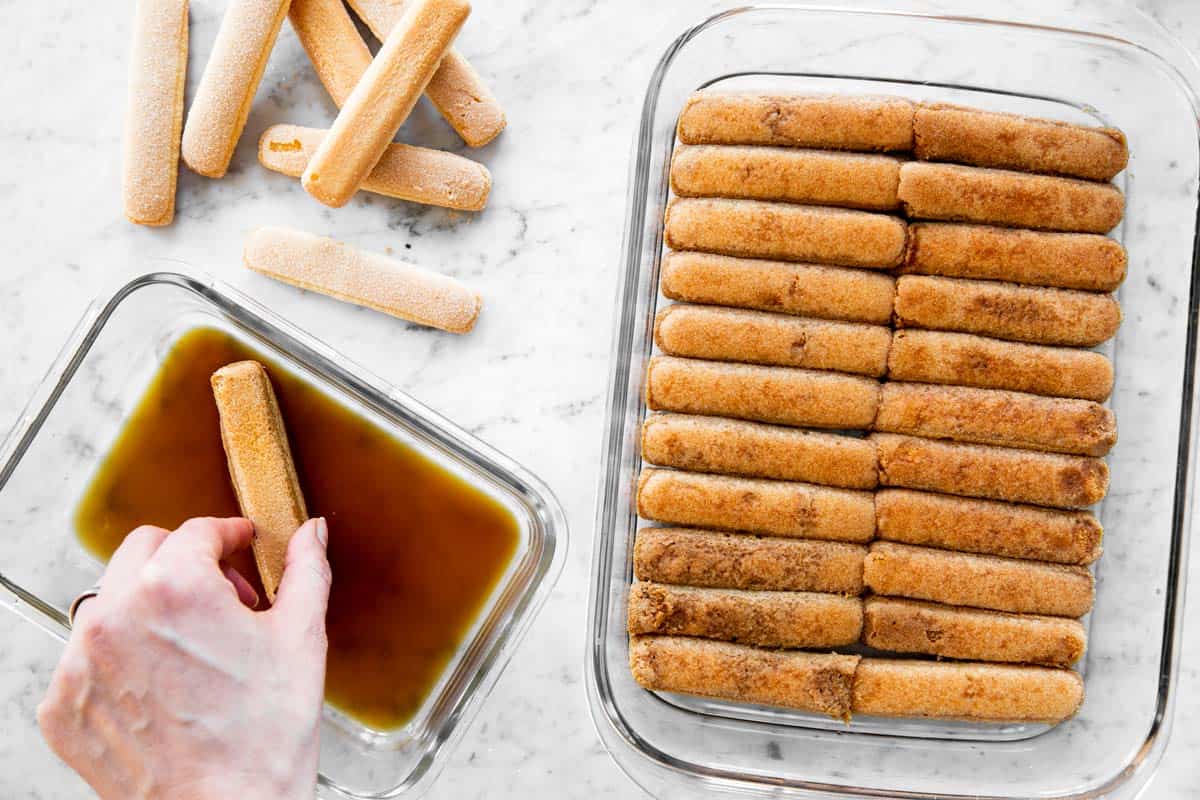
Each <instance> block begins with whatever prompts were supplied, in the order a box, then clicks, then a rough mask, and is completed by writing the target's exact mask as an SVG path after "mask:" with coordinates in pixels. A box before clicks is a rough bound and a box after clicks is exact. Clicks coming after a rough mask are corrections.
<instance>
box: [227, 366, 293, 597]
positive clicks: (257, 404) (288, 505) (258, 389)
mask: <svg viewBox="0 0 1200 800" xmlns="http://www.w3.org/2000/svg"><path fill="white" fill-rule="evenodd" d="M212 390H213V397H215V398H216V401H217V411H218V412H220V415H221V441H222V442H223V443H224V445H225V456H226V458H227V459H228V461H229V477H230V479H231V480H232V481H233V489H234V492H235V493H236V494H237V499H238V505H239V506H240V507H241V509H242V515H243V516H245V517H246V518H247V519H249V520H250V521H251V522H253V523H254V540H253V543H252V544H253V550H254V560H255V562H256V563H257V564H258V573H259V575H260V576H261V577H262V582H263V588H265V589H266V590H267V597H268V598H269V599H271V600H274V599H275V590H276V589H277V588H278V586H279V581H280V579H281V578H282V577H283V564H284V558H285V556H286V555H287V548H288V542H289V541H290V540H291V538H292V534H294V533H295V532H296V530H297V529H298V528H299V527H300V526H301V525H303V524H304V521H305V520H306V519H308V511H307V510H306V509H305V507H304V495H303V494H302V493H301V491H300V480H299V478H297V477H296V466H295V464H293V463H292V451H291V448H290V447H289V446H288V440H287V432H286V431H285V430H284V426H283V417H282V416H281V415H280V413H279V403H278V402H277V401H276V400H275V391H274V390H273V389H272V388H271V379H270V378H269V377H268V376H267V371H266V370H265V369H263V365H262V364H259V363H258V362H257V361H238V362H237V363H234V364H229V365H227V366H224V367H221V368H220V369H219V370H217V371H216V372H214V373H213V376H212Z"/></svg>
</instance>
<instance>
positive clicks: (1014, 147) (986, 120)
mask: <svg viewBox="0 0 1200 800" xmlns="http://www.w3.org/2000/svg"><path fill="white" fill-rule="evenodd" d="M913 134H914V137H913V138H914V142H913V150H914V152H915V154H916V156H917V158H920V159H922V160H928V161H957V162H959V163H962V164H975V165H976V166H980V167H1001V168H1004V169H1017V170H1024V171H1026V172H1048V173H1052V174H1057V175H1073V176H1075V177H1078V178H1088V179H1090V180H1094V181H1107V180H1110V179H1111V178H1112V177H1113V176H1114V175H1116V174H1117V173H1118V172H1120V171H1121V170H1123V169H1125V165H1126V163H1128V161H1129V148H1128V147H1127V146H1126V144H1125V135H1124V134H1123V133H1121V132H1120V131H1119V130H1116V129H1115V128H1089V127H1087V126H1084V125H1071V124H1069V123H1066V122H1058V121H1056V120H1049V119H1035V118H1032V117H1022V116H1018V115H1016V114H1002V113H999V112H996V111H982V110H980V109H977V108H963V107H961V106H954V105H949V104H946V103H921V104H919V105H918V106H917V109H916V114H915V115H914V117H913Z"/></svg>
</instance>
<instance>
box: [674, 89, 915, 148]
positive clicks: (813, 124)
mask: <svg viewBox="0 0 1200 800" xmlns="http://www.w3.org/2000/svg"><path fill="white" fill-rule="evenodd" d="M912 118H913V104H912V102H911V101H909V100H905V99H904V98H902V97H870V96H862V97H854V96H846V95H786V94H785V95H772V94H756V93H749V92H716V91H709V92H697V93H695V94H693V95H692V96H691V97H689V98H688V100H687V103H686V104H685V105H684V107H683V111H682V112H681V113H680V115H679V126H678V134H679V140H680V141H681V142H683V143H685V144H773V145H789V146H799V147H819V148H824V149H831V150H911V149H912V144H913V126H912Z"/></svg>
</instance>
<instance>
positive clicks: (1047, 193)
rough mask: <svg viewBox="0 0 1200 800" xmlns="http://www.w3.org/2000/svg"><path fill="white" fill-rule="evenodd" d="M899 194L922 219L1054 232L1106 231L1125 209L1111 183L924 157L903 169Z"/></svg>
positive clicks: (906, 208)
mask: <svg viewBox="0 0 1200 800" xmlns="http://www.w3.org/2000/svg"><path fill="white" fill-rule="evenodd" d="M899 196H900V204H901V205H902V206H903V207H904V211H905V214H906V215H908V216H910V217H915V218H918V219H944V220H951V221H954V222H982V223H986V224H989V225H1011V226H1013V227H1018V228H1037V229H1044V230H1052V231H1081V232H1084V233H1108V232H1109V231H1110V230H1112V229H1113V228H1115V227H1116V226H1117V223H1119V222H1120V221H1121V216H1122V215H1123V214H1124V212H1125V198H1124V196H1123V195H1122V194H1121V192H1120V190H1118V189H1117V188H1116V187H1115V186H1113V185H1111V184H1107V183H1093V182H1091V181H1081V180H1078V179H1076V178H1056V177H1052V176H1049V175H1028V174H1025V173H1022V172H1009V171H1007V170H1000V169H984V168H982V167H963V166H959V165H957V164H931V163H928V162H923V161H909V162H908V163H906V164H905V165H904V166H902V167H901V168H900V191H899Z"/></svg>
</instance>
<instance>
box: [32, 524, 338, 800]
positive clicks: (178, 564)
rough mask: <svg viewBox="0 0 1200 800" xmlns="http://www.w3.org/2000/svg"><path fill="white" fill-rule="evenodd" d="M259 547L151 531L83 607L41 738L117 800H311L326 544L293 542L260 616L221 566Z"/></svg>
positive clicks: (143, 532) (321, 533) (133, 540)
mask: <svg viewBox="0 0 1200 800" xmlns="http://www.w3.org/2000/svg"><path fill="white" fill-rule="evenodd" d="M251 534H252V526H251V525H250V523H249V522H248V521H246V520H244V519H193V520H189V521H187V522H185V523H184V524H183V525H182V526H181V527H180V528H179V529H178V530H177V531H175V532H174V533H171V534H170V535H169V536H168V532H167V531H165V530H163V529H161V528H152V527H142V528H138V529H137V530H135V531H134V532H133V533H131V534H129V536H127V537H126V538H125V541H124V542H123V543H122V544H121V546H120V547H119V548H118V549H117V552H116V553H114V554H113V557H112V560H111V561H110V562H109V564H108V569H107V570H105V573H104V577H103V578H102V579H101V583H100V592H99V594H98V595H97V596H96V597H94V598H92V599H90V600H87V601H85V602H84V603H83V604H82V605H81V606H80V607H79V610H78V613H77V614H76V617H75V627H74V629H73V630H72V632H71V638H70V641H69V642H68V643H67V647H66V650H65V651H64V652H63V656H62V659H61V660H60V661H59V663H58V668H57V669H56V670H55V672H54V677H53V679H52V680H51V682H50V689H49V691H48V692H47V693H46V698H45V700H44V701H43V702H42V705H41V706H40V707H39V708H38V723H39V724H40V725H41V728H42V733H43V735H44V736H45V737H46V741H47V742H49V743H50V746H51V747H52V748H53V749H54V751H55V752H56V753H57V754H58V755H59V756H60V757H61V758H62V759H63V760H64V761H66V762H67V764H69V765H70V766H71V767H73V768H74V769H75V770H76V771H77V772H79V774H80V775H82V776H83V778H84V780H86V781H87V782H88V783H89V784H91V786H92V788H94V789H95V790H96V791H97V793H99V795H100V796H101V797H102V798H104V799H105V800H129V799H131V798H170V799H171V800H209V799H210V798H219V799H220V800H228V798H245V800H259V799H260V798H262V799H263V800H266V799H267V798H270V799H271V800H275V798H282V799H284V800H291V798H303V799H304V800H311V798H312V797H313V795H314V793H315V787H316V778H317V756H318V730H319V727H318V726H319V722H320V719H321V703H322V698H323V695H324V683H325V649H326V639H325V609H326V605H327V603H328V598H329V586H330V571H329V562H328V561H327V560H326V557H325V545H326V542H327V541H328V529H327V528H326V525H325V520H324V519H316V520H309V521H308V522H307V523H305V524H304V526H303V527H301V528H300V530H299V531H298V532H297V533H296V535H295V536H293V537H292V540H291V544H290V546H289V548H288V554H287V565H286V567H285V569H284V575H283V581H282V582H281V583H280V586H279V592H278V595H277V596H276V598H275V605H274V606H273V607H272V608H271V609H270V610H268V611H264V612H259V613H256V612H255V611H252V610H251V609H250V608H247V605H250V606H253V605H255V604H256V603H257V598H256V597H255V595H254V590H253V589H251V588H250V586H249V584H247V583H246V582H245V580H244V579H243V578H242V576H241V575H238V574H237V573H236V572H235V571H233V570H231V569H229V568H227V567H224V566H223V565H222V562H223V560H224V559H226V558H227V557H228V556H230V555H231V554H233V553H234V552H236V551H238V550H241V549H243V548H245V547H246V546H247V545H248V544H249V543H250V537H251Z"/></svg>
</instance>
